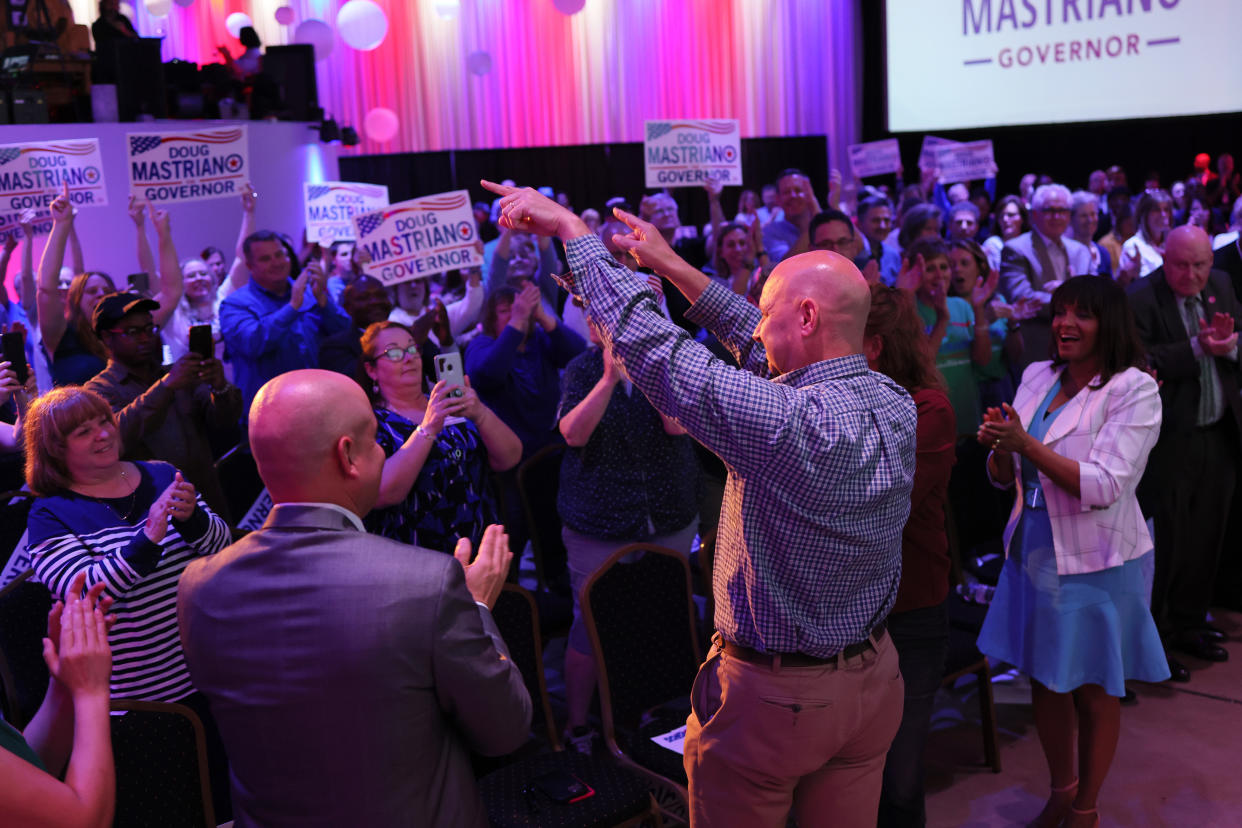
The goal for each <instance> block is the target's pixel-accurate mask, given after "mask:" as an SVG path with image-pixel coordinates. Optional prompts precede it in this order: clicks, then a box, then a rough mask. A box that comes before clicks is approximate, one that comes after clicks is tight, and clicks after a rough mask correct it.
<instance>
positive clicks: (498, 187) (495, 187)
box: [479, 178, 518, 196]
mask: <svg viewBox="0 0 1242 828" xmlns="http://www.w3.org/2000/svg"><path fill="white" fill-rule="evenodd" d="M479 183H480V184H482V185H483V189H485V190H491V191H492V192H493V193H495V194H496V195H502V196H504V195H509V194H511V193H516V192H517V191H518V188H517V187H506V186H505V185H504V184H497V183H496V182H495V181H488V180H487V179H486V178H484V179H481V180H480V181H479Z"/></svg>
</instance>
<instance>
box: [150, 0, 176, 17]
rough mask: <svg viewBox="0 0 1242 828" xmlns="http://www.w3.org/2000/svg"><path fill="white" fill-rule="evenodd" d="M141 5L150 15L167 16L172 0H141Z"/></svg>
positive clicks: (170, 9) (170, 11) (169, 12)
mask: <svg viewBox="0 0 1242 828" xmlns="http://www.w3.org/2000/svg"><path fill="white" fill-rule="evenodd" d="M143 5H144V6H146V7H147V14H149V15H151V16H152V17H168V15H169V14H171V13H172V0H143Z"/></svg>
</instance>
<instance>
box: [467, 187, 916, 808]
mask: <svg viewBox="0 0 1242 828" xmlns="http://www.w3.org/2000/svg"><path fill="white" fill-rule="evenodd" d="M786 183H787V184H788V183H789V182H786ZM483 186H484V187H486V188H487V189H489V190H491V191H492V192H495V193H497V194H499V195H501V196H502V198H501V205H502V212H503V217H502V218H501V223H502V225H506V226H510V227H513V226H521V227H525V228H528V229H529V230H531V231H532V232H535V233H539V234H541V235H556V236H558V237H560V238H561V240H562V241H564V242H565V244H566V250H567V251H568V255H569V261H570V266H571V270H572V272H571V274H570V275H569V276H567V277H566V287H567V288H568V289H569V290H570V292H571V293H573V294H574V295H575V296H577V297H578V298H580V299H582V300H583V301H584V303H585V305H586V309H587V313H588V315H589V316H590V317H591V318H592V320H593V321H594V322H595V323H596V324H597V325H598V326H599V328H600V330H601V332H602V338H603V340H604V341H605V342H606V343H607V344H608V345H609V346H610V347H611V348H612V351H613V353H614V354H615V355H616V356H617V357H619V358H620V360H621V363H622V364H623V365H624V366H625V371H626V374H627V375H628V376H629V377H630V378H631V379H632V380H633V382H634V385H635V386H636V387H637V388H638V389H639V390H641V391H642V392H643V393H644V394H645V395H646V396H647V399H648V400H650V401H651V403H652V405H654V406H655V408H656V410H657V411H659V412H660V413H662V414H664V415H666V416H668V417H671V418H673V419H674V420H676V422H677V423H678V424H679V425H681V426H682V427H683V428H685V429H686V431H687V432H688V433H689V434H690V436H691V437H693V438H694V439H696V440H698V441H699V442H700V443H702V444H703V445H704V446H707V447H708V448H710V449H711V450H712V451H713V452H714V453H716V454H717V455H718V456H719V457H720V458H721V459H722V460H724V461H725V463H726V464H727V465H728V466H729V468H730V474H729V481H728V483H727V487H726V491H725V497H724V508H723V510H722V512H721V516H720V530H719V543H718V546H717V555H716V566H715V573H714V585H713V586H714V593H715V598H716V626H717V629H718V630H719V634H718V635H717V636H716V638H715V642H714V646H713V647H712V649H711V651H710V654H709V656H708V658H707V660H706V662H704V664H703V666H702V667H701V668H700V670H699V676H698V678H697V679H696V680H695V684H694V687H693V688H692V689H691V706H692V713H691V714H690V717H689V719H688V721H687V728H686V742H685V764H686V773H687V776H688V777H689V788H690V810H691V820H692V824H700V821H701V822H702V824H713V825H746V826H780V825H784V824H785V821H786V817H787V816H788V814H789V813H790V811H791V809H792V811H793V812H794V813H795V814H796V816H797V819H798V823H799V824H800V825H802V826H804V828H815V826H821V825H850V826H855V825H874V824H875V820H876V814H877V810H878V803H879V795H880V781H881V775H882V772H883V767H884V758H885V755H886V753H887V751H888V747H889V744H890V743H891V742H892V740H893V735H894V734H895V733H896V730H897V726H898V722H899V720H900V719H901V704H902V695H903V689H902V688H903V684H902V680H901V676H900V674H899V672H898V668H897V653H896V651H895V649H894V648H893V644H892V641H891V640H890V638H889V636H888V634H887V632H886V630H885V625H884V621H883V619H884V618H885V616H887V615H888V612H889V610H890V609H892V606H893V602H894V598H895V596H896V593H897V585H898V581H899V579H900V569H901V532H902V527H903V526H904V525H905V523H906V518H907V517H908V516H909V512H910V495H911V490H912V480H913V476H914V453H915V431H916V413H915V406H914V403H913V401H912V400H911V399H910V395H909V394H908V393H906V391H905V390H904V389H902V388H901V387H900V386H899V385H898V384H897V383H896V382H894V381H893V380H891V379H889V378H887V377H885V376H883V375H881V374H878V373H874V372H872V371H870V370H869V369H868V367H867V360H866V357H865V356H864V353H863V342H864V329H865V326H866V322H867V313H868V309H869V306H870V303H871V293H870V289H869V287H868V285H867V282H866V280H865V279H864V278H863V276H862V274H861V273H860V272H859V271H858V268H857V267H855V266H854V265H853V263H852V262H850V261H849V260H848V259H846V258H845V257H843V256H839V255H837V254H835V253H829V252H824V251H814V252H811V253H807V254H805V255H800V256H794V257H791V258H789V259H787V260H786V261H784V262H782V263H781V264H780V265H778V266H777V267H776V269H775V270H773V271H772V275H771V277H770V278H769V279H768V280H767V282H766V283H765V284H764V288H763V294H762V296H761V298H760V300H759V308H757V309H756V308H755V307H754V306H753V305H751V304H750V303H748V302H747V301H746V300H745V299H744V298H742V297H740V296H738V295H736V294H734V293H732V292H731V291H729V290H728V289H727V288H725V287H723V286H722V285H719V284H715V283H713V282H712V281H711V279H710V278H709V277H708V276H707V275H706V274H704V273H702V272H701V271H699V270H698V269H697V268H694V267H692V266H690V265H689V264H687V263H686V262H685V261H683V260H682V259H680V258H679V257H678V256H677V255H676V254H675V253H674V252H673V251H672V249H671V248H670V247H669V245H668V243H667V242H666V241H665V240H664V237H663V236H662V235H661V233H660V232H659V230H658V229H657V228H656V227H655V226H653V225H652V224H650V223H648V222H645V221H642V220H641V219H639V218H638V217H636V216H633V215H631V214H629V213H626V212H624V211H620V210H618V211H616V215H617V217H618V218H620V219H622V220H623V221H625V222H626V224H628V225H629V226H630V228H631V232H630V233H628V234H626V235H624V236H621V235H618V236H614V238H613V241H614V242H615V243H616V244H617V245H618V246H620V247H622V248H624V249H626V250H628V251H629V252H630V253H631V254H633V255H634V257H635V258H636V259H637V260H638V262H639V263H640V264H641V265H643V266H645V267H650V268H651V269H652V270H654V271H655V272H656V273H657V274H659V275H660V276H662V277H664V278H665V279H667V280H669V281H670V282H671V283H672V284H673V285H674V286H676V287H677V289H678V290H679V291H681V293H683V294H684V295H685V297H686V299H687V300H689V301H690V302H691V303H692V304H691V308H690V312H689V316H690V318H691V319H692V320H693V321H696V322H697V323H700V324H703V325H705V326H706V327H707V328H708V329H709V330H710V331H711V332H712V333H713V334H714V335H715V336H716V337H717V338H718V339H719V340H720V341H721V342H723V343H725V344H726V345H727V346H728V347H729V349H730V350H731V351H732V352H733V353H734V356H735V358H736V359H737V360H738V362H739V364H740V365H742V366H743V369H744V370H739V369H737V368H734V367H732V366H730V365H727V364H726V363H724V362H723V361H722V360H719V359H717V358H716V357H715V356H713V355H712V354H711V353H710V352H709V351H708V350H707V348H705V347H703V346H702V345H700V344H698V343H696V342H694V341H693V340H692V339H691V338H690V335H689V334H688V333H686V332H685V331H684V330H682V329H681V328H679V327H677V326H676V325H674V324H672V323H671V322H669V321H668V320H667V319H665V318H664V315H663V314H661V313H660V311H659V309H658V306H657V304H656V301H655V293H654V291H653V290H652V289H651V288H650V286H649V285H648V284H647V283H646V281H645V280H644V279H642V278H640V277H638V276H636V275H634V274H631V272H630V271H629V270H628V269H627V268H625V267H624V266H623V265H621V264H619V263H618V262H617V261H616V260H615V259H614V258H613V257H612V256H611V255H609V253H608V252H607V250H606V249H605V248H604V245H603V243H602V242H601V241H600V240H599V239H598V238H596V237H595V236H594V235H592V234H591V233H590V232H589V231H588V230H587V228H586V225H584V224H583V223H582V222H581V221H580V220H579V219H578V218H577V217H576V216H574V215H573V214H572V213H570V212H568V211H566V210H564V209H563V208H561V207H559V206H558V205H556V204H555V203H554V202H552V201H550V200H548V199H545V198H542V197H541V196H539V194H538V193H536V192H535V191H534V190H531V189H529V188H527V189H521V190H518V189H515V188H512V187H503V186H501V185H498V184H493V183H491V182H487V181H485V182H483ZM803 198H805V196H803ZM786 203H789V201H788V200H787V202H786ZM808 224H809V217H808ZM772 698H775V699H778V701H776V702H768V701H763V699H772Z"/></svg>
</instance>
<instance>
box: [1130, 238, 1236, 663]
mask: <svg viewBox="0 0 1242 828" xmlns="http://www.w3.org/2000/svg"><path fill="white" fill-rule="evenodd" d="M1211 268H1212V246H1211V242H1210V240H1209V238H1208V235H1207V234H1206V233H1204V232H1203V230H1201V229H1200V228H1198V227H1191V226H1183V227H1179V228H1177V229H1175V230H1174V231H1172V232H1171V233H1170V234H1169V237H1168V241H1167V242H1166V243H1165V254H1164V266H1163V267H1161V268H1159V269H1158V270H1155V271H1153V272H1152V273H1150V274H1149V275H1148V276H1146V277H1145V278H1143V279H1139V280H1138V281H1136V282H1135V283H1134V284H1133V285H1132V286H1131V288H1130V302H1131V305H1132V307H1133V309H1134V316H1135V321H1136V322H1137V324H1138V330H1139V336H1140V337H1142V339H1143V343H1144V344H1145V345H1146V346H1147V351H1148V355H1149V357H1150V360H1151V365H1152V367H1153V368H1155V370H1156V376H1157V378H1158V379H1159V380H1160V382H1161V388H1160V397H1161V402H1162V403H1163V407H1164V419H1163V423H1162V425H1161V427H1160V439H1159V441H1158V442H1157V443H1156V447H1155V448H1154V449H1153V450H1152V453H1151V457H1150V458H1149V459H1148V461H1147V471H1146V473H1145V474H1144V476H1143V481H1142V483H1141V484H1140V486H1139V497H1140V500H1141V501H1142V502H1143V505H1144V509H1145V511H1146V512H1147V513H1148V514H1149V515H1152V516H1153V517H1154V519H1155V524H1156V536H1155V546H1156V573H1155V584H1154V586H1153V590H1152V614H1153V615H1154V616H1155V617H1156V622H1157V623H1158V624H1159V625H1160V628H1161V632H1162V634H1163V635H1164V637H1165V641H1166V645H1167V646H1169V647H1170V648H1172V649H1176V650H1179V651H1182V652H1186V653H1190V654H1191V655H1194V656H1197V657H1200V658H1205V659H1208V660H1211V661H1224V660H1226V659H1227V658H1228V653H1227V652H1226V651H1225V650H1224V649H1223V648H1222V647H1220V646H1218V644H1217V641H1219V640H1220V638H1222V637H1223V636H1222V635H1221V634H1220V631H1219V630H1215V629H1214V628H1212V627H1209V626H1207V623H1206V615H1207V611H1208V605H1209V604H1210V602H1211V600H1212V586H1213V579H1214V578H1215V576H1216V567H1217V562H1218V561H1219V560H1220V555H1221V549H1222V546H1223V543H1224V537H1225V528H1226V525H1227V521H1228V518H1229V509H1230V505H1231V503H1232V498H1233V493H1234V490H1235V486H1236V483H1237V477H1238V472H1237V466H1238V463H1239V459H1240V457H1242V451H1240V449H1239V434H1240V433H1242V399H1239V397H1238V388H1239V369H1238V334H1237V329H1238V319H1239V317H1240V316H1242V314H1240V312H1239V305H1238V299H1237V296H1236V295H1235V294H1234V292H1233V289H1232V287H1231V286H1230V284H1229V280H1228V277H1227V276H1226V275H1225V274H1224V273H1222V272H1220V271H1213V270H1212V269H1211ZM1179 667H1180V668H1181V669H1180V670H1179V669H1176V668H1179ZM1170 668H1171V669H1172V672H1173V673H1174V678H1179V677H1180V678H1181V679H1182V680H1186V679H1187V678H1189V675H1188V674H1187V673H1186V671H1185V668H1184V667H1181V665H1177V664H1176V663H1175V662H1170ZM1179 674H1180V675H1179Z"/></svg>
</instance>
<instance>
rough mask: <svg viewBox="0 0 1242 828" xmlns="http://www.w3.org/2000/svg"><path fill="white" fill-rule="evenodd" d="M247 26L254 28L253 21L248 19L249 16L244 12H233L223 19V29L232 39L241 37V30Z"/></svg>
mask: <svg viewBox="0 0 1242 828" xmlns="http://www.w3.org/2000/svg"><path fill="white" fill-rule="evenodd" d="M247 26H252V27H253V26H254V21H253V20H251V19H250V15H248V14H246V13H245V12H233V13H232V14H230V15H229V16H228V17H226V18H224V28H226V29H228V30H229V34H231V35H232V36H233V37H238V36H240V35H241V30H242V29H244V28H246V27H247Z"/></svg>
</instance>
